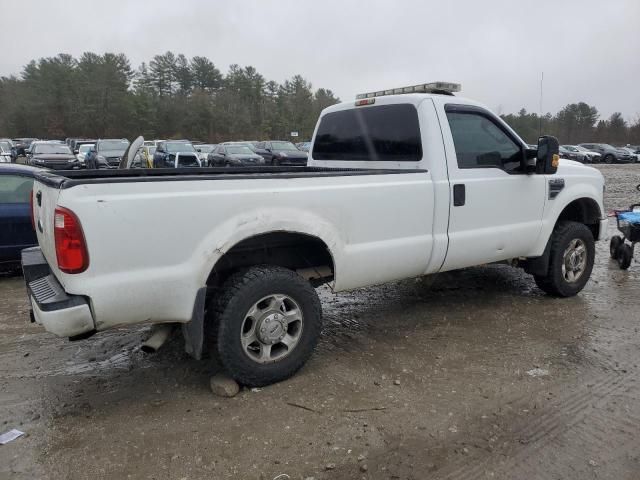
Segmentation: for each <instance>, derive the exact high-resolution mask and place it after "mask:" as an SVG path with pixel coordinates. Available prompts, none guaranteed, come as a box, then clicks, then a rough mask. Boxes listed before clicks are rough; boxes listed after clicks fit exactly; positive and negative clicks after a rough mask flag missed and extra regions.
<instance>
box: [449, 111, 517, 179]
mask: <svg viewBox="0 0 640 480" xmlns="http://www.w3.org/2000/svg"><path fill="white" fill-rule="evenodd" d="M447 120H448V121H449V127H450V128H451V135H452V136H453V143H454V146H455V148H456V157H457V160H458V168H488V167H489V168H491V167H494V168H500V169H502V170H504V171H506V172H508V173H517V172H519V170H520V160H521V158H522V155H523V152H522V149H521V147H520V145H518V144H517V143H516V142H515V141H514V140H513V139H512V138H511V137H510V136H509V135H508V134H507V133H506V132H505V131H504V130H502V128H500V127H499V126H498V125H497V124H496V123H495V122H494V121H493V120H492V119H490V118H488V117H486V116H485V115H482V114H481V113H477V112H471V111H469V112H466V111H448V112H447Z"/></svg>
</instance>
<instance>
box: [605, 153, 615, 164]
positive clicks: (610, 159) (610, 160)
mask: <svg viewBox="0 0 640 480" xmlns="http://www.w3.org/2000/svg"><path fill="white" fill-rule="evenodd" d="M614 160H615V158H614V157H613V155H611V154H608V155H605V156H604V163H609V164H611V163H613V161H614Z"/></svg>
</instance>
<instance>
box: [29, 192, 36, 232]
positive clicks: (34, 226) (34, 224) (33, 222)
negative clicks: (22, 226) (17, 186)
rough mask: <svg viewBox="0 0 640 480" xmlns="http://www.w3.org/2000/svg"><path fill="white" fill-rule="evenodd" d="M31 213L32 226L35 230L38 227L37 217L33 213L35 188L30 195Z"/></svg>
mask: <svg viewBox="0 0 640 480" xmlns="http://www.w3.org/2000/svg"><path fill="white" fill-rule="evenodd" d="M29 214H30V217H31V227H32V228H33V229H34V230H35V229H36V220H35V217H34V215H33V189H31V195H29Z"/></svg>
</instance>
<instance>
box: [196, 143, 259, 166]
mask: <svg viewBox="0 0 640 480" xmlns="http://www.w3.org/2000/svg"><path fill="white" fill-rule="evenodd" d="M207 163H208V165H209V166H210V167H253V166H263V165H265V160H264V158H262V156H261V155H258V154H257V153H255V152H254V151H253V150H251V149H250V148H249V147H248V146H246V145H233V144H232V145H218V147H217V148H216V149H215V150H214V151H213V152H211V153H210V154H209V156H208V157H207Z"/></svg>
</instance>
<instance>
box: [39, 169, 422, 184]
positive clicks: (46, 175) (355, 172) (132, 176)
mask: <svg viewBox="0 0 640 480" xmlns="http://www.w3.org/2000/svg"><path fill="white" fill-rule="evenodd" d="M419 172H426V170H407V169H379V168H378V169H369V168H325V167H235V168H234V167H210V168H197V169H195V168H135V169H114V170H58V171H56V172H52V171H44V170H43V171H42V172H40V173H38V174H37V175H36V178H37V179H38V181H40V182H42V183H43V184H45V185H47V186H50V187H54V188H60V189H66V188H71V187H74V186H76V185H86V184H100V183H130V182H166V181H172V180H179V181H188V180H240V179H259V178H267V179H268V178H278V179H282V178H308V177H337V176H359V175H390V174H396V175H397V174H403V173H419Z"/></svg>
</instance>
